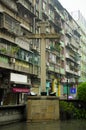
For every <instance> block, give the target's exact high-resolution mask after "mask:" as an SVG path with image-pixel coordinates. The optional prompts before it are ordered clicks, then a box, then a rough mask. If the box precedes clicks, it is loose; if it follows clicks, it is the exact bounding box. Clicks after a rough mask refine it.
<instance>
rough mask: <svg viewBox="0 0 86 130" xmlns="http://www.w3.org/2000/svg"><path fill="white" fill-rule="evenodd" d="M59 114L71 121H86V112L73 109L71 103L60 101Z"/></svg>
mask: <svg viewBox="0 0 86 130" xmlns="http://www.w3.org/2000/svg"><path fill="white" fill-rule="evenodd" d="M60 113H62V115H61V116H63V115H64V114H66V115H67V114H68V115H70V118H71V119H86V110H85V109H84V108H83V109H81V108H77V107H75V106H74V104H73V103H72V102H66V101H60ZM61 118H62V117H61Z"/></svg>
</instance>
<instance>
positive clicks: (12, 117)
mask: <svg viewBox="0 0 86 130" xmlns="http://www.w3.org/2000/svg"><path fill="white" fill-rule="evenodd" d="M24 109H25V105H15V106H11V105H10V106H0V125H3V124H8V123H12V122H16V121H20V120H23V119H24V118H25V117H24Z"/></svg>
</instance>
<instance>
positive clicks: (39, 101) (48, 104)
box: [26, 96, 59, 122]
mask: <svg viewBox="0 0 86 130" xmlns="http://www.w3.org/2000/svg"><path fill="white" fill-rule="evenodd" d="M26 108H27V110H26V111H27V121H28V122H31V121H32V122H34V121H35V122H38V121H43V120H44V121H46V120H59V99H58V98H57V97H56V96H29V97H28V101H27V107H26Z"/></svg>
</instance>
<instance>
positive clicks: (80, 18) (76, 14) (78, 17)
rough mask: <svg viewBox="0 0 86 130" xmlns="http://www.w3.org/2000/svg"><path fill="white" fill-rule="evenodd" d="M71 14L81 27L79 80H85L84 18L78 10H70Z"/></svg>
mask: <svg viewBox="0 0 86 130" xmlns="http://www.w3.org/2000/svg"><path fill="white" fill-rule="evenodd" d="M71 15H72V16H73V18H74V19H75V20H76V21H77V23H78V24H79V26H80V28H81V76H80V79H79V82H86V67H85V66H86V53H85V48H86V38H85V37H86V20H85V18H84V17H83V16H82V14H81V12H80V11H79V10H78V11H74V12H72V13H71Z"/></svg>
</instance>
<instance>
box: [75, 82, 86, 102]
mask: <svg viewBox="0 0 86 130" xmlns="http://www.w3.org/2000/svg"><path fill="white" fill-rule="evenodd" d="M77 97H78V99H79V100H82V101H86V82H84V83H81V84H80V85H79V86H78V88H77Z"/></svg>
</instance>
